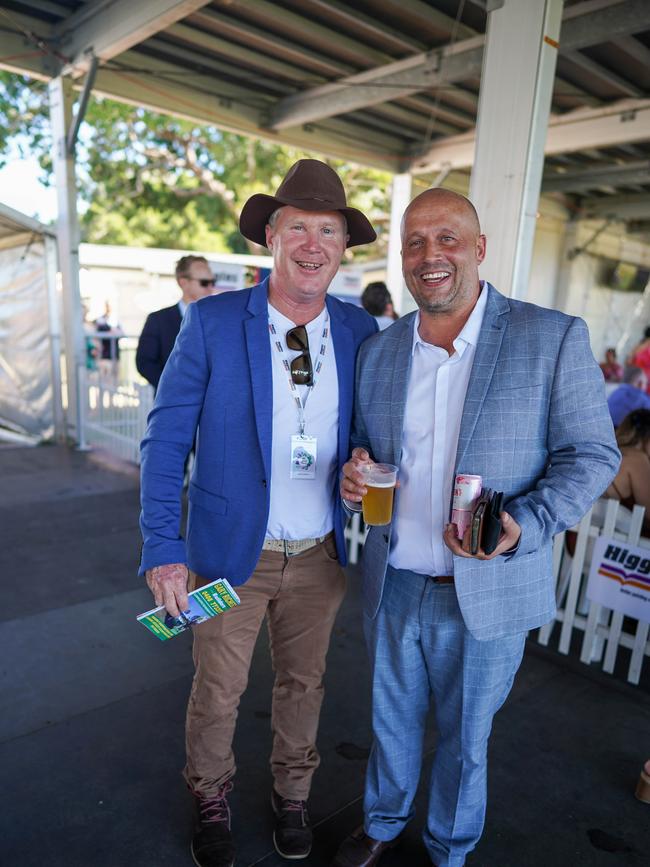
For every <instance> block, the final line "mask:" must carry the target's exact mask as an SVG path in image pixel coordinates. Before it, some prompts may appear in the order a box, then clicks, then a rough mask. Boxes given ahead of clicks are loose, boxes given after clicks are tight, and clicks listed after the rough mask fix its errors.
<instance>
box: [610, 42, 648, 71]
mask: <svg viewBox="0 0 650 867" xmlns="http://www.w3.org/2000/svg"><path fill="white" fill-rule="evenodd" d="M612 42H613V43H614V45H616V46H617V47H618V48H620V49H621V50H622V51H624V52H625V53H626V54H629V56H630V57H632V58H634V60H636V61H638V62H639V63H641V64H643V66H647V67H650V48H646V47H645V45H644V44H643V42H640V41H639V40H638V39H635V38H634V36H619V37H618V38H617V39H612Z"/></svg>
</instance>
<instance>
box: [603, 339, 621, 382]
mask: <svg viewBox="0 0 650 867" xmlns="http://www.w3.org/2000/svg"><path fill="white" fill-rule="evenodd" d="M600 369H601V370H602V372H603V376H604V377H605V382H621V380H622V379H623V365H622V364H621V363H620V361H618V360H617V358H616V349H615V348H614V347H613V346H610V347H609V349H606V350H605V360H604V361H603V362H601V364H600Z"/></svg>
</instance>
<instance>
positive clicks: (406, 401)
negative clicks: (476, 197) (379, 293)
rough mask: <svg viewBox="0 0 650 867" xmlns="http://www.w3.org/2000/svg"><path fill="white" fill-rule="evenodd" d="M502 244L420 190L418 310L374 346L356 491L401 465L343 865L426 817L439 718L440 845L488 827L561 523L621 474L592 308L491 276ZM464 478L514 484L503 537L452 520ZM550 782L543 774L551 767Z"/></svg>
mask: <svg viewBox="0 0 650 867" xmlns="http://www.w3.org/2000/svg"><path fill="white" fill-rule="evenodd" d="M485 249H486V239H485V236H484V235H482V234H481V231H480V227H479V221H478V217H477V215H476V211H475V210H474V207H473V206H472V204H471V203H470V202H469V201H468V200H467V199H466V198H464V197H463V196H459V195H457V194H456V193H452V192H450V191H447V190H443V189H433V190H428V191H427V192H425V193H422V194H421V195H419V196H418V197H417V198H415V199H414V200H413V202H411V204H410V205H409V207H408V208H407V210H406V213H405V215H404V220H403V223H402V266H403V273H404V279H405V280H406V284H407V286H408V288H409V291H410V292H411V294H412V295H413V298H414V299H415V301H416V303H417V305H418V311H417V312H415V313H411V314H408V315H407V316H405V317H403V318H402V319H400V320H399V321H398V322H397V323H395V325H393V327H392V328H390V329H389V330H388V331H384V332H382V333H381V334H378V335H376V336H374V337H372V338H370V340H368V341H366V343H364V345H363V346H362V348H361V350H360V352H359V359H358V363H357V379H356V382H357V388H356V392H355V415H354V428H353V442H354V443H355V444H356V446H357V447H356V448H355V449H354V451H353V459H352V461H350V462H348V463H346V464H345V466H344V468H343V472H344V476H343V480H342V483H341V493H342V496H343V497H345V498H346V499H348V500H352V501H359V500H360V498H361V495H362V494H363V493H364V491H365V488H364V485H363V474H362V473H361V472H360V469H359V467H360V464H362V463H363V462H365V461H367V460H369V459H370V458H372V459H373V460H376V461H381V462H385V463H392V464H397V465H399V480H400V487H399V489H398V491H397V493H396V501H395V513H394V516H393V521H392V524H391V525H390V526H389V527H385V526H384V527H371V528H370V533H369V535H368V538H367V540H366V543H365V546H364V554H363V590H364V627H365V631H366V638H367V642H368V648H369V653H370V658H371V666H372V690H373V692H372V696H373V707H372V724H373V735H374V739H373V746H372V750H371V753H370V759H369V762H368V768H367V774H366V789H365V798H364V816H365V822H364V825H363V827H361V828H359V829H358V830H357V831H356V832H354V833H353V834H352V835H351V836H350V837H348V838H347V839H346V840H345V841H344V842H343V844H342V846H341V847H340V849H339V852H338V854H337V856H336V858H335V859H334V862H333V865H335V867H372V865H374V864H376V863H377V862H378V860H379V859H380V858H381V856H382V854H383V852H384V851H385V850H386V849H387V848H389V847H390V846H392V845H394V844H395V841H396V840H397V838H398V836H399V834H400V832H401V831H402V829H403V828H404V826H405V825H406V823H407V822H408V821H409V820H410V819H411V818H412V816H413V801H414V798H415V793H416V789H417V786H418V781H419V777H420V772H421V765H422V758H423V739H424V733H425V723H426V718H427V714H428V711H429V705H430V703H431V702H432V700H433V701H434V702H435V713H436V722H437V728H438V733H439V735H438V741H437V748H436V751H435V755H434V759H433V767H432V771H431V779H430V783H429V807H428V816H427V822H426V828H425V831H424V841H425V845H426V848H427V851H428V854H429V857H430V859H431V861H432V862H433V863H434V864H436V865H438V867H461V865H462V864H464V862H465V857H466V855H467V854H468V852H470V851H471V850H472V849H473V848H474V847H475V845H476V843H477V842H478V840H479V838H480V836H481V833H482V829H483V823H484V817H485V808H486V797H487V786H486V780H487V743H488V737H489V734H490V731H491V727H492V719H493V716H494V714H495V713H496V712H497V710H498V709H499V707H500V706H501V705H502V703H503V702H504V700H505V699H506V697H507V695H508V693H509V691H510V688H511V686H512V682H513V679H514V677H515V674H516V672H517V669H518V668H519V665H520V662H521V658H522V654H523V649H524V641H525V638H526V633H527V631H528V630H529V629H534V628H536V627H538V626H541V625H542V624H543V623H546V622H547V621H549V620H550V619H551V618H552V617H553V616H554V614H555V581H554V576H553V568H552V557H551V553H552V541H553V536H554V535H555V534H556V533H558V532H560V531H561V530H563V529H565V528H566V527H571V526H573V525H574V524H575V523H576V522H577V521H578V520H579V518H580V517H581V516H582V515H583V514H584V512H586V510H587V509H588V508H589V506H590V505H591V503H592V502H593V501H594V500H595V499H596V497H598V496H599V495H600V494H601V493H602V491H603V490H604V489H605V488H606V486H607V485H608V484H609V482H610V481H611V479H612V477H613V476H614V474H615V472H616V469H617V467H618V462H619V453H618V450H617V448H616V444H615V442H614V436H613V428H612V423H611V420H610V418H609V415H608V412H607V406H606V404H605V395H604V384H603V377H602V375H601V372H600V370H599V368H598V365H597V364H596V361H595V359H594V357H593V355H592V352H591V349H590V346H589V335H588V332H587V328H586V326H585V323H584V322H583V321H582V320H581V319H576V318H574V317H571V316H566V315H565V314H563V313H560V312H558V311H556V310H544V309H543V308H540V307H537V306H535V305H532V304H526V303H524V302H521V301H516V300H514V299H512V298H507V297H505V296H503V295H501V294H500V293H499V292H497V291H496V289H495V288H494V287H493V286H490V285H489V284H488V283H485V282H481V281H479V275H478V266H479V264H480V263H481V262H482V261H483V259H484V256H485ZM457 473H466V474H477V475H480V476H481V477H482V479H483V486H484V487H490V488H493V489H494V490H498V491H503V492H504V494H505V507H504V511H503V512H502V513H501V519H502V521H503V532H502V534H501V538H500V540H499V543H498V545H497V547H496V549H495V551H494V552H493V553H492V554H490V555H487V554H485V553H484V552H483V551H482V550H481V549H479V552H478V554H477V555H476V556H471V555H470V554H469V553H468V552H469V530H468V531H467V533H466V534H465V536H464V539H463V541H462V543H461V542H460V541H459V540H458V539H457V538H456V527H455V526H454V525H452V524H449V523H448V522H449V519H450V515H449V511H450V509H449V506H450V503H451V498H452V488H453V484H454V480H455V475H456V474H457ZM538 784H539V781H538Z"/></svg>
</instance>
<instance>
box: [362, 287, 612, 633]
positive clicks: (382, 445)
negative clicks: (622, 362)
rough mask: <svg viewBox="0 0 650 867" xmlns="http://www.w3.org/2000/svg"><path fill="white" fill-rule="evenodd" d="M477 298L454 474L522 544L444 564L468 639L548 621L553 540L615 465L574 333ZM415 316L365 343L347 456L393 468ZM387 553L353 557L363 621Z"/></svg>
mask: <svg viewBox="0 0 650 867" xmlns="http://www.w3.org/2000/svg"><path fill="white" fill-rule="evenodd" d="M485 287H486V290H487V292H488V299H487V306H486V310H485V316H484V319H483V325H482V328H481V332H480V336H479V341H478V344H477V348H476V354H475V356H474V363H473V366H472V372H471V376H470V381H469V386H468V390H467V396H466V399H465V405H464V409H463V415H462V421H461V428H460V436H459V442H458V451H457V454H456V466H455V472H456V473H471V474H478V475H480V476H482V477H483V483H484V485H485V486H486V487H490V488H494V489H495V490H498V491H504V493H505V509H506V511H508V512H509V513H510V514H511V515H512V516H513V518H514V519H515V520H516V521H517V522H518V523H519V524H520V526H521V539H520V542H519V545H518V547H517V550H516V552H515V553H514V554H511V555H508V556H500V557H497V558H495V559H494V560H490V561H482V562H481V561H478V560H474V559H467V558H464V557H455V558H454V578H455V587H456V593H457V595H458V601H459V604H460V608H461V611H462V614H463V618H464V620H465V624H466V626H467V628H468V629H469V630H470V632H471V633H472V634H473V635H474V636H475V637H476V638H479V639H491V638H498V637H501V636H504V635H509V634H514V633H516V632H523V631H525V630H528V629H532V628H534V627H536V626H540V625H541V624H542V623H546V622H547V621H549V620H550V619H551V618H552V617H553V616H554V614H555V592H554V579H553V569H552V562H551V549H552V540H553V536H554V535H555V534H556V533H559V532H560V531H562V530H564V529H565V528H566V527H571V526H573V525H574V524H575V523H576V522H577V521H578V520H579V519H580V518H581V517H582V515H583V514H584V513H585V512H586V511H587V509H588V508H589V506H590V505H591V504H592V502H593V501H594V500H595V499H596V498H597V497H598V496H600V494H601V493H602V492H603V491H604V490H605V488H606V487H607V485H608V484H609V482H610V481H611V479H612V478H613V477H614V476H615V474H616V471H617V469H618V465H619V460H620V455H619V452H618V449H617V447H616V442H615V439H614V431H613V427H612V422H611V419H610V417H609V412H608V411H607V404H606V402H605V389H604V384H603V376H602V373H601V371H600V369H599V367H598V365H597V364H596V361H595V360H594V357H593V355H592V352H591V349H590V346H589V334H588V332H587V327H586V325H585V323H584V322H583V321H582V320H581V319H576V318H574V317H571V316H566V315H565V314H563V313H560V312H558V311H556V310H546V309H544V308H541V307H536V306H534V305H533V304H526V303H524V302H521V301H515V300H512V299H509V298H506V297H504V296H503V295H501V294H500V293H499V292H497V291H496V289H494V287H492V286H490V285H489V284H488V283H486V284H485ZM484 291H485V290H484ZM415 315H416V314H415V313H413V314H410V315H408V316H405V317H404V318H403V319H400V320H398V321H397V322H396V323H395V324H394V325H392V326H391V327H390V328H389V329H388V330H387V331H383V332H381V333H380V334H378V335H376V336H374V337H372V338H371V339H370V340H368V341H366V343H365V344H364V345H363V347H362V348H361V351H360V352H359V359H358V362H357V390H356V404H355V422H354V432H353V444H354V445H362V446H364V447H366V448H368V449H369V451H370V453H371V454H372V456H373V457H374V458H375V460H378V461H387V462H389V463H393V464H398V465H399V462H400V455H401V447H402V429H403V424H404V407H405V402H406V394H407V387H408V378H409V371H410V365H411V348H412V335H413V327H414V322H415ZM396 509H399V491H398V492H397V494H396ZM450 512H451V503H450ZM422 530H423V532H427V528H426V527H423V528H422ZM389 545H390V527H389V528H386V527H373V528H372V529H371V530H370V534H369V536H368V540H367V542H366V545H365V549H364V555H363V574H364V591H365V593H364V597H365V610H366V613H367V614H368V615H369V616H370V617H374V616H375V614H376V613H377V610H378V608H379V604H380V602H381V595H382V590H383V584H384V576H385V572H386V564H387V561H388V552H389Z"/></svg>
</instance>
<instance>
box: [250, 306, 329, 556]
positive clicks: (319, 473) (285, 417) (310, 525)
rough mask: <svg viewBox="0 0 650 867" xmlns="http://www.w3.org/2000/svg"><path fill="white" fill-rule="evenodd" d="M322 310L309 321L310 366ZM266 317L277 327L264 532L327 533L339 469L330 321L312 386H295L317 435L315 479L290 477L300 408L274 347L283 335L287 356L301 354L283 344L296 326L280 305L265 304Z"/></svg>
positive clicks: (274, 535)
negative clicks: (320, 363) (269, 502)
mask: <svg viewBox="0 0 650 867" xmlns="http://www.w3.org/2000/svg"><path fill="white" fill-rule="evenodd" d="M325 312H326V311H325V309H323V311H322V312H321V313H320V315H319V316H317V317H316V319H313V320H312V321H311V322H308V323H307V325H306V326H305V327H306V328H307V337H308V338H309V352H310V354H311V359H312V365H313V366H314V369H315V367H316V359H317V356H318V353H319V350H320V347H321V343H322V335H323V326H324V325H325ZM269 321H270V322H272V323H273V325H274V326H275V330H276V334H275V335H274V336H271V335H270V334H269V339H270V340H271V366H272V368H273V437H272V450H271V509H270V512H269V523H268V526H267V530H266V536H267V538H269V539H312V538H318V537H320V536H325V535H327V533H329V532H330V530H332V529H333V527H334V494H333V492H334V490H335V484H336V474H337V454H338V429H339V381H338V376H337V373H336V355H335V353H334V341H333V340H332V327H331V326H332V321H331V319H330V329H329V330H330V334H329V340H328V341H327V349H326V352H325V357H324V359H323V364H322V367H321V370H320V374H319V375H318V377H317V381H316V385H315V386H314V388H312V389H310V388H308V387H307V386H306V385H299V386H298V391H299V393H300V396H301V398H302V401H303V404H304V401H305V397H306V396H307V394H308V393H309V392H311V393H310V394H309V397H308V398H307V405H306V406H305V434H307V435H308V436H315V437H317V440H318V452H317V455H316V478H315V479H292V478H290V476H289V473H290V469H291V437H292V435H293V434H297V433H298V408H297V406H296V403H295V401H294V398H293V393H292V392H291V390H290V388H289V382H288V378H287V372H286V370H285V369H284V367H283V365H282V356H281V354H280V353H279V352H278V350H277V348H276V346H275V340H281V341H282V345H283V347H284V351H285V353H286V358H287V360H288V361H292V360H293V359H294V358H295V357H296V356H297V355H300V353H299V352H298V351H296V350H291V349H288V348H287V343H286V338H285V335H286V333H287V331H289V330H290V329H291V328H294V327H295V322H292V321H291V320H290V319H288V318H287V317H286V316H284V315H283V314H282V313H280V311H279V310H276V309H275V307H273V306H272V305H271V304H269Z"/></svg>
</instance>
